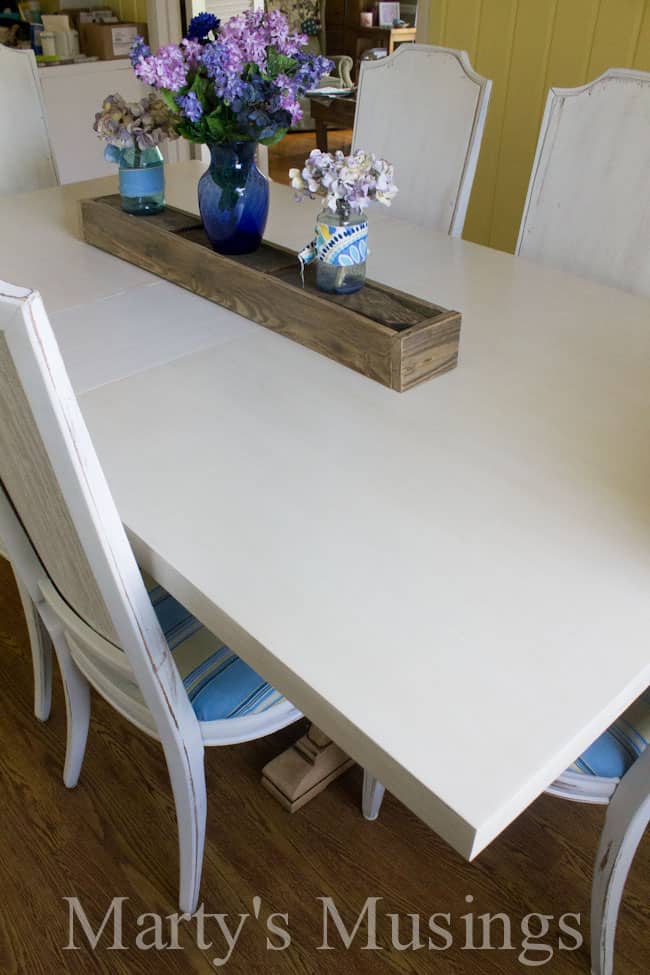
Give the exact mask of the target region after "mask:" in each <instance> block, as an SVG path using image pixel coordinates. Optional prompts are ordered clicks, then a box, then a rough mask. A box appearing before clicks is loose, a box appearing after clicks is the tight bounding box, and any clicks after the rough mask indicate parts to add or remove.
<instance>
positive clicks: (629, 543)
mask: <svg viewBox="0 0 650 975" xmlns="http://www.w3.org/2000/svg"><path fill="white" fill-rule="evenodd" d="M201 168H202V167H201V165H200V164H182V165H180V166H177V167H168V200H169V202H170V203H172V204H174V205H177V206H180V207H183V208H185V209H192V210H194V211H195V210H196V205H195V202H194V195H195V184H196V178H197V175H198V173H199V172H200V171H201ZM114 187H115V183H114V181H112V180H109V181H101V182H97V181H95V182H93V183H91V184H85V185H84V184H79V185H77V186H75V187H66V188H62V189H55V190H47V191H40V192H37V193H31V194H25V195H23V196H22V197H14V198H11V199H3V200H0V225H2V226H3V228H4V227H7V226H11V227H12V233H11V235H9V234H7V233H4V234H3V235H2V238H1V239H0V267H1V268H2V276H3V277H5V278H7V279H8V280H10V281H11V282H12V283H15V284H22V285H28V286H32V287H37V288H39V289H40V290H41V291H42V293H43V296H44V299H45V304H46V307H47V308H48V309H49V311H50V315H51V318H52V321H53V324H54V327H55V330H56V332H57V335H58V337H59V341H60V343H61V347H62V351H63V354H64V358H65V360H66V362H67V364H68V367H69V370H70V373H71V377H72V380H73V383H74V385H75V386H76V388H77V390H78V392H80V393H81V394H82V395H81V397H80V402H81V405H82V409H83V412H84V415H85V417H86V420H87V422H88V424H89V427H90V431H91V434H92V436H93V438H94V441H95V444H96V446H97V449H98V453H99V456H100V459H101V461H102V464H103V466H104V469H105V471H106V473H107V476H108V480H109V483H110V485H111V488H112V490H113V492H114V496H115V499H116V502H117V505H118V509H119V511H120V514H121V516H122V518H123V520H124V522H125V525H126V526H127V530H128V531H129V534H130V537H131V539H132V541H133V544H134V547H135V550H136V554H137V556H138V558H139V560H140V562H141V564H142V565H143V566H144V567H145V568H147V569H148V570H149V571H151V572H152V573H153V574H154V575H155V576H156V577H157V578H158V579H159V580H160V581H161V582H162V583H163V584H164V585H166V586H167V587H168V588H169V589H170V590H171V591H172V592H173V593H174V595H176V596H177V597H178V598H180V599H182V600H183V601H184V602H185V603H186V604H187V605H188V607H189V608H190V609H191V610H192V611H193V612H194V613H196V615H197V616H198V617H199V618H200V619H202V621H203V622H204V623H206V625H208V626H211V627H212V628H213V629H214V630H215V631H216V632H218V633H219V634H220V635H221V636H222V637H223V638H224V639H226V640H228V641H229V642H230V643H231V645H232V646H233V647H234V649H235V650H236V651H237V652H238V653H240V654H241V655H242V656H243V657H245V658H246V659H247V660H248V661H249V662H250V663H251V664H252V665H253V666H255V667H256V668H257V669H258V670H259V671H260V672H261V673H263V674H264V675H265V676H266V677H267V678H268V679H270V680H272V681H274V682H275V683H276V684H277V685H278V686H279V687H280V688H281V689H282V690H283V691H284V692H285V693H286V694H287V696H288V697H290V698H291V699H292V700H293V701H294V702H295V704H296V705H297V706H298V707H300V708H301V709H302V710H304V712H305V713H306V714H307V715H309V717H310V718H312V719H313V720H314V721H315V722H316V723H317V724H318V725H319V726H320V727H322V728H323V730H324V731H326V732H327V733H328V734H330V735H331V736H332V737H333V738H334V739H335V740H336V741H337V742H338V743H339V744H340V745H341V746H342V747H343V748H345V749H346V750H347V751H348V752H349V754H350V755H351V756H352V757H354V758H355V759H356V760H358V761H359V762H361V763H362V764H365V765H366V766H367V767H368V768H370V770H371V771H372V772H373V773H374V774H375V775H377V776H378V777H379V778H380V779H381V780H382V781H383V782H384V783H385V784H386V786H387V788H389V789H390V790H391V791H393V792H394V793H395V794H396V795H398V796H399V797H400V798H401V799H402V800H403V801H404V802H405V803H406V804H407V805H409V806H410V807H411V808H412V809H413V810H414V811H415V812H416V813H417V814H419V815H420V816H421V817H422V818H423V819H424V820H425V821H426V822H427V823H429V825H431V826H432V827H433V828H434V829H436V830H437V831H438V832H439V833H440V834H441V835H442V836H444V837H445V838H446V839H447V840H448V841H449V842H450V843H451V844H452V845H453V846H454V847H455V848H456V849H458V850H459V851H460V852H461V853H462V854H464V855H465V856H468V857H471V856H474V855H475V854H476V853H478V852H479V851H480V850H481V849H482V848H483V847H484V846H485V845H487V843H489V842H490V841H491V840H492V839H493V838H494V837H495V836H496V835H497V834H498V833H499V832H500V831H501V830H502V829H503V828H504V827H505V826H506V825H507V823H509V822H510V821H511V820H512V819H513V818H514V817H515V816H516V815H518V813H520V812H521V811H522V810H523V809H524V808H525V807H526V806H527V805H528V803H529V802H531V801H532V800H533V799H534V798H535V797H536V796H537V795H538V794H539V793H540V792H541V791H542V790H543V789H544V788H545V787H546V786H547V785H548V784H549V783H550V782H551V781H552V780H553V779H554V778H555V777H556V776H557V775H558V774H559V773H560V772H561V771H562V770H563V769H564V768H565V767H566V766H568V765H569V764H570V763H571V761H572V760H573V759H574V758H575V757H576V755H577V754H578V753H579V752H580V751H582V750H583V749H584V748H585V747H586V746H587V745H588V744H590V742H591V741H592V740H593V739H594V738H595V737H596V736H597V735H598V734H599V733H601V732H602V731H603V730H604V729H605V727H606V726H607V725H608V724H609V723H610V721H611V720H612V719H613V718H615V717H616V716H617V715H618V714H619V713H620V712H621V711H622V710H623V709H624V708H625V707H626V706H627V704H628V703H630V702H631V701H632V700H633V699H634V698H635V697H636V696H637V695H638V694H639V693H640V692H641V691H642V690H643V689H644V688H645V687H646V686H647V685H648V683H649V682H650V654H649V652H648V645H649V642H650V601H649V600H648V591H649V587H650V545H649V542H650V505H649V504H648V496H649V490H648V489H649V487H650V452H649V451H648V449H647V445H648V442H649V440H650V382H649V381H648V378H649V375H650V301H648V300H646V299H643V298H640V297H637V296H634V295H630V294H625V293H622V292H618V291H615V290H613V289H608V288H605V287H602V286H600V285H597V284H594V283H592V282H589V281H587V280H585V279H581V278H578V277H575V276H571V275H568V274H564V273H562V272H559V271H555V270H551V269H548V268H545V267H540V266H536V265H534V264H532V263H529V262H527V261H525V260H523V259H520V258H514V257H512V256H511V255H508V254H503V253H500V252H497V251H492V250H489V249H486V248H483V247H479V246H477V245H474V244H470V243H467V242H464V241H461V240H456V239H452V238H449V237H445V236H444V235H441V234H436V233H433V232H431V231H427V230H425V229H423V228H416V227H413V226H410V225H408V224H406V223H404V222H400V221H395V220H391V219H390V215H389V214H387V213H384V212H373V213H372V214H371V215H370V234H371V237H370V243H371V250H372V253H371V257H370V260H369V273H370V275H371V276H372V277H374V278H375V279H377V280H380V281H382V282H384V283H386V284H389V285H391V284H392V285H394V286H395V287H398V288H400V289H402V290H404V291H410V292H412V293H414V294H416V295H418V296H419V297H422V298H426V299H429V300H431V301H434V302H438V303H440V304H442V305H444V306H446V307H450V308H458V309H460V310H461V311H462V313H463V325H462V332H461V359H460V364H459V366H458V368H457V369H456V370H454V371H453V372H450V373H448V374H446V375H444V376H441V377H438V378H436V379H435V380H433V381H431V382H429V383H426V384H424V385H422V386H418V387H417V388H415V389H413V390H410V391H409V392H407V393H404V394H401V395H400V394H397V393H395V392H393V391H392V390H389V389H386V388H384V387H382V386H380V385H378V384H377V383H374V382H372V381H371V380H367V379H365V378H364V377H362V376H360V375H358V374H356V373H353V372H351V371H350V370H347V369H345V368H343V367H342V366H339V365H337V364H336V363H333V362H330V361H329V360H327V359H325V358H323V357H321V356H319V355H317V354H316V353H314V352H311V351H309V350H307V349H304V348H302V347H301V346H298V345H296V344H294V343H292V342H290V341H286V340H284V339H283V338H282V337H280V336H279V335H276V334H273V333H271V332H268V331H266V330H265V329H263V328H261V327H259V326H257V325H254V324H252V323H250V322H248V321H245V320H243V319H241V318H238V316H236V315H234V314H232V313H230V312H227V311H225V310H224V309H221V308H219V307H217V306H215V305H212V304H210V303H208V302H206V301H203V300H202V299H199V298H197V297H195V296H193V295H191V294H189V293H187V292H184V291H182V290H180V289H178V288H174V287H173V286H171V285H168V284H166V283H164V282H161V281H159V280H158V279H156V278H153V277H152V276H151V275H149V274H147V273H145V272H143V271H140V270H139V269H137V268H135V267H131V266H130V265H127V264H124V263H122V262H120V261H118V260H116V259H115V258H112V257H110V256H109V255H106V254H103V253H101V252H99V251H96V250H93V249H92V248H91V247H88V246H86V245H84V244H83V243H82V242H80V241H79V240H78V239H76V238H75V236H74V233H75V227H76V214H75V200H76V199H77V198H79V197H82V196H91V195H99V194H100V193H103V192H110V191H113V190H114ZM316 210H317V204H314V205H311V204H310V203H303V204H300V205H296V204H294V203H293V202H292V194H291V191H290V190H289V189H288V188H286V187H282V186H278V185H277V184H275V185H273V186H272V203H271V214H270V219H269V226H268V237H269V238H270V239H272V240H275V241H277V242H278V243H281V244H284V245H286V246H289V247H293V248H297V247H299V246H302V245H303V244H304V243H305V241H307V240H308V239H309V236H310V228H311V226H312V225H313V219H314V215H315V212H316ZM143 219H144V218H143Z"/></svg>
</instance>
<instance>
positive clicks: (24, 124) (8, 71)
mask: <svg viewBox="0 0 650 975" xmlns="http://www.w3.org/2000/svg"><path fill="white" fill-rule="evenodd" d="M0 118H2V119H4V120H5V123H6V124H5V123H3V124H5V128H4V131H3V134H2V139H0V196H4V195H7V194H9V193H22V192H26V191H27V190H39V189H43V188H45V187H47V186H56V185H57V184H58V182H59V179H58V175H57V170H56V162H55V160H54V153H53V152H52V145H51V143H50V137H49V134H48V130H47V120H46V116H45V107H44V105H43V95H42V93H41V83H40V81H39V79H38V68H37V67H36V59H35V57H34V53H33V51H27V50H13V49H12V48H9V47H5V46H4V45H2V44H0ZM9 119H10V120H11V123H10V124H9V123H8V122H7V121H6V120H9Z"/></svg>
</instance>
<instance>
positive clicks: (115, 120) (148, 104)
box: [93, 93, 178, 216]
mask: <svg viewBox="0 0 650 975" xmlns="http://www.w3.org/2000/svg"><path fill="white" fill-rule="evenodd" d="M93 128H94V130H95V132H96V133H97V135H98V136H99V137H100V139H103V140H104V142H106V143H107V145H106V149H105V150H104V158H105V159H106V160H107V161H108V162H115V163H117V164H118V165H119V167H120V196H121V198H122V209H123V210H126V212H127V213H132V214H135V215H136V216H145V215H147V214H151V213H159V212H160V211H161V210H162V209H163V208H164V206H165V171H164V168H163V162H164V160H163V157H162V154H161V152H160V148H159V146H160V143H161V142H164V140H165V139H177V138H178V134H177V132H176V129H175V125H174V119H173V116H172V114H171V112H170V111H169V109H168V108H167V106H166V105H165V103H164V102H163V100H162V99H161V98H160V96H159V95H157V94H155V93H154V94H151V95H147V96H146V97H145V98H143V99H142V100H141V101H139V102H126V101H125V100H124V98H122V96H121V95H118V94H115V95H108V96H107V98H106V99H105V100H104V103H103V105H102V110H101V112H97V114H96V115H95V124H94V126H93Z"/></svg>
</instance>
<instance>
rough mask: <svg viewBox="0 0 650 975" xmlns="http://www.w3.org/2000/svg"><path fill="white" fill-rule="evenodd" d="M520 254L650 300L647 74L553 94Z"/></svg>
mask: <svg viewBox="0 0 650 975" xmlns="http://www.w3.org/2000/svg"><path fill="white" fill-rule="evenodd" d="M516 253H517V254H520V255H521V256H522V257H526V258H528V259H529V260H531V261H539V262H540V263H541V264H549V265H551V266H553V267H557V268H561V269H563V270H565V271H573V272H575V273H576V274H584V275H585V276H586V277H589V278H593V279H594V280H596V281H602V282H603V283H604V284H611V285H614V286H615V287H619V288H625V289H626V290H628V291H636V292H638V293H639V294H643V295H649V296H650V73H647V72H644V71H626V70H624V69H622V68H611V69H610V70H609V71H606V72H605V74H603V75H601V76H600V78H596V80H595V81H592V82H590V83H589V84H588V85H584V86H583V87H581V88H552V89H551V90H550V92H549V95H548V99H547V102H546V111H545V112H544V118H543V120H542V127H541V130H540V134H539V141H538V143H537V153H536V155H535V162H534V164H533V170H532V174H531V177H530V184H529V187H528V195H527V197H526V204H525V206H524V213H523V217H522V221H521V227H520V228H519V238H518V240H517V247H516Z"/></svg>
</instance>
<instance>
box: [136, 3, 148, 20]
mask: <svg viewBox="0 0 650 975" xmlns="http://www.w3.org/2000/svg"><path fill="white" fill-rule="evenodd" d="M135 19H136V20H137V22H138V23H139V24H146V23H147V0H136V4H135Z"/></svg>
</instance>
